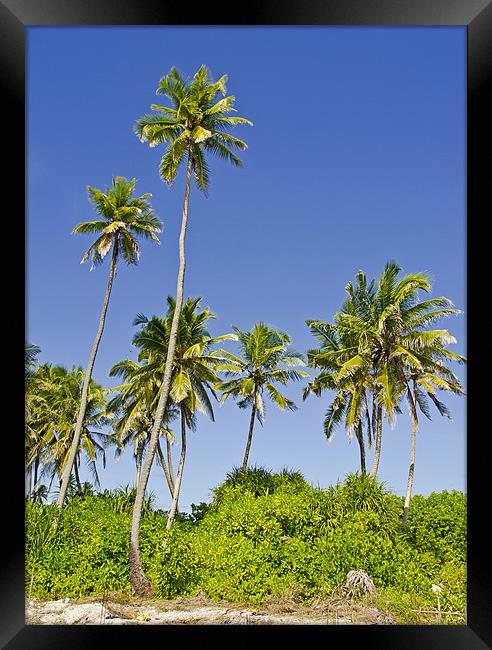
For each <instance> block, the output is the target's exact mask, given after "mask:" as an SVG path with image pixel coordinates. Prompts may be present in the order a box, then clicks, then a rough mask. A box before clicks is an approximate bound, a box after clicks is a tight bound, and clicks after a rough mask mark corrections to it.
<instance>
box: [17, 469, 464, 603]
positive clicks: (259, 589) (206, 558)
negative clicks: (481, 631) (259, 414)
mask: <svg viewBox="0 0 492 650" xmlns="http://www.w3.org/2000/svg"><path fill="white" fill-rule="evenodd" d="M132 497H133V498H134V494H130V493H129V491H128V490H126V491H125V490H123V491H116V492H113V493H112V494H109V493H103V494H102V495H92V496H91V495H86V496H84V497H77V498H75V497H74V498H72V499H71V500H69V502H68V505H67V506H66V508H65V509H64V510H63V513H62V518H61V520H60V525H59V527H58V530H57V532H56V535H54V536H53V534H52V533H50V530H51V529H50V525H49V522H50V517H52V515H53V506H46V505H41V504H35V503H28V505H27V512H26V514H27V534H26V542H27V555H26V568H27V576H26V582H27V589H28V591H29V592H31V593H32V595H33V596H36V597H41V598H57V597H61V596H68V597H77V596H82V595H96V594H101V593H103V592H104V591H123V592H129V581H128V559H127V557H128V538H129V531H130V520H131V508H132V505H133V501H132ZM402 510H403V500H402V498H400V497H397V496H395V495H394V494H391V493H390V492H389V491H388V490H387V489H386V487H385V486H384V484H381V483H377V482H374V481H372V480H371V479H369V478H368V477H364V476H362V477H361V476H358V475H357V474H355V475H349V476H348V477H346V479H345V481H343V482H342V483H340V484H337V485H336V486H333V487H331V488H329V489H328V490H322V489H320V488H315V487H312V486H311V485H309V484H308V483H307V482H306V481H305V480H304V478H303V477H302V475H301V474H299V473H298V472H289V471H288V470H284V471H282V472H280V473H277V474H273V473H271V472H268V471H267V470H264V469H262V468H253V469H250V470H248V471H247V472H243V471H242V470H234V471H233V472H231V474H229V475H228V477H227V479H226V481H225V482H224V483H223V484H222V485H220V486H218V487H217V488H216V489H215V491H214V497H213V500H212V502H211V504H204V503H202V504H200V505H199V506H194V508H193V509H192V514H191V515H182V516H181V517H180V518H179V519H177V520H176V521H175V524H174V526H173V528H172V530H171V531H170V532H169V533H168V537H167V539H168V542H167V545H166V548H165V549H164V548H163V547H162V540H163V539H164V537H165V535H166V532H165V524H166V515H165V513H163V512H161V511H155V510H153V509H152V507H151V502H150V501H148V502H147V504H146V507H145V509H144V513H143V517H142V523H141V536H140V540H141V557H142V563H143V566H144V570H145V571H146V573H147V574H148V576H149V578H150V579H151V580H152V582H153V583H154V586H155V588H156V595H157V596H158V597H163V598H174V597H179V596H185V595H191V594H194V593H197V592H199V591H202V592H203V593H205V594H206V595H207V596H209V597H210V598H213V599H224V600H231V601H235V602H242V603H261V602H262V601H263V600H264V599H265V598H266V597H267V596H269V595H275V594H280V593H282V592H285V590H288V589H289V588H290V589H297V590H300V591H301V592H302V593H303V594H304V597H305V598H308V599H309V598H311V597H314V596H321V597H322V596H328V595H330V594H331V593H332V592H333V590H334V589H336V588H337V587H340V586H341V585H343V583H344V582H345V579H346V576H347V573H348V572H349V571H351V570H354V569H362V570H364V571H365V572H366V573H368V574H369V576H370V577H371V578H372V580H373V581H374V584H375V586H376V589H377V591H378V594H380V595H381V594H384V593H388V594H395V593H400V594H401V595H402V598H404V599H406V600H405V602H408V603H410V602H414V603H415V602H418V603H419V607H421V606H422V607H425V606H427V607H430V606H435V604H436V603H435V596H434V594H432V592H431V585H432V583H437V582H440V581H442V582H443V583H444V585H445V590H444V591H443V594H442V597H441V605H442V607H443V608H445V607H449V608H453V609H455V610H456V609H458V610H463V609H464V605H465V592H466V575H465V542H466V496H465V495H463V494H462V493H459V492H452V493H447V492H443V493H441V494H431V495H430V496H429V497H427V498H424V497H421V496H415V497H414V498H413V499H412V504H411V509H410V517H409V520H408V524H407V526H406V527H405V528H403V527H402V525H401V514H402ZM405 594H406V596H405ZM392 598H393V597H392ZM393 601H394V598H393Z"/></svg>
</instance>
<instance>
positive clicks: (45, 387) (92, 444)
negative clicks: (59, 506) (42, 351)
mask: <svg viewBox="0 0 492 650" xmlns="http://www.w3.org/2000/svg"><path fill="white" fill-rule="evenodd" d="M83 382H84V372H83V370H82V368H81V367H75V366H73V367H72V368H71V369H70V370H67V369H66V368H64V367H63V366H52V365H50V364H43V365H42V366H40V367H39V383H38V386H39V396H40V398H41V401H40V403H39V405H38V406H37V408H36V409H35V411H34V414H33V418H32V427H33V429H34V430H36V431H37V441H36V444H35V445H33V447H32V448H31V458H30V461H31V462H36V461H37V463H38V464H41V465H42V474H43V475H51V478H52V479H53V478H55V477H56V476H58V478H59V479H60V482H61V478H62V476H63V473H64V470H65V468H66V464H67V459H68V457H69V452H70V449H71V446H72V441H73V436H74V427H73V422H74V419H75V416H76V414H77V411H78V408H79V404H80V396H81V392H82V387H83ZM105 409H106V397H105V395H104V389H103V388H102V387H101V386H100V385H98V384H96V383H95V382H94V380H91V381H90V383H89V390H88V396H87V407H86V412H85V417H84V422H83V426H82V431H81V437H80V445H79V446H78V448H77V455H76V457H75V462H74V464H73V479H74V481H75V484H76V485H77V486H78V487H79V488H81V482H80V477H79V467H80V463H81V457H82V456H84V457H85V459H86V462H87V465H88V468H89V470H90V471H91V473H92V476H93V479H94V482H95V484H96V485H99V476H98V472H97V466H96V461H97V458H98V456H101V457H102V462H103V466H105V463H106V455H105V448H106V446H107V444H108V442H109V441H108V436H107V434H105V433H103V432H102V431H101V430H100V429H101V428H102V427H104V426H105V425H106V424H108V418H107V416H106V414H105ZM37 490H38V485H37V482H36V485H35V491H37Z"/></svg>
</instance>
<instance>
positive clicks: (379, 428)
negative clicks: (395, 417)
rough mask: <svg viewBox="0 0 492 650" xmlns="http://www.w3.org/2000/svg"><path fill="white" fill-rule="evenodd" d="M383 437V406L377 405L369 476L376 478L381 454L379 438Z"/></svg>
mask: <svg viewBox="0 0 492 650" xmlns="http://www.w3.org/2000/svg"><path fill="white" fill-rule="evenodd" d="M382 437H383V408H382V407H381V406H378V410H377V415H376V448H375V449H374V458H373V460H372V468H371V473H370V477H371V478H376V476H377V473H378V469H379V459H380V456H381V440H382Z"/></svg>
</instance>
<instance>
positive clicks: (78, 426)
mask: <svg viewBox="0 0 492 650" xmlns="http://www.w3.org/2000/svg"><path fill="white" fill-rule="evenodd" d="M117 258H118V240H117V239H115V240H114V242H113V257H112V260H111V268H110V270H109V280H108V285H107V287H106V295H105V296H104V303H103V307H102V311H101V317H100V319H99V327H98V328H97V334H96V338H95V339H94V343H93V345H92V350H91V354H90V357H89V363H88V364H87V369H86V371H85V375H84V383H83V385H82V396H81V398H80V407H79V413H78V415H77V422H76V423H75V431H74V434H73V440H72V445H71V447H70V453H69V455H68V459H67V463H66V465H65V469H64V471H63V479H62V483H61V486H60V494H59V495H58V499H57V500H56V505H57V506H58V507H59V508H60V509H61V508H63V502H64V501H65V495H66V493H67V488H68V482H69V480H70V475H71V473H72V468H73V464H74V462H75V456H76V454H77V451H78V448H79V442H80V435H81V433H82V425H83V423H84V417H85V411H86V409H87V398H88V396H89V383H90V380H91V377H92V369H93V368H94V362H95V360H96V355H97V350H98V348H99V343H100V341H101V337H102V333H103V330H104V322H105V320H106V312H107V311H108V304H109V297H110V295H111V288H112V286H113V279H114V275H115V271H116V260H117Z"/></svg>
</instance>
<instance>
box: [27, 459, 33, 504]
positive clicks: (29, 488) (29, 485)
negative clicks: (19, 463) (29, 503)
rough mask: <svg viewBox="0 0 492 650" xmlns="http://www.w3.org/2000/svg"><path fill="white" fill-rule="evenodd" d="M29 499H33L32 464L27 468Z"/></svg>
mask: <svg viewBox="0 0 492 650" xmlns="http://www.w3.org/2000/svg"><path fill="white" fill-rule="evenodd" d="M26 484H27V498H28V499H29V498H30V497H31V486H32V464H31V463H29V465H28V466H27V480H26Z"/></svg>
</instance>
